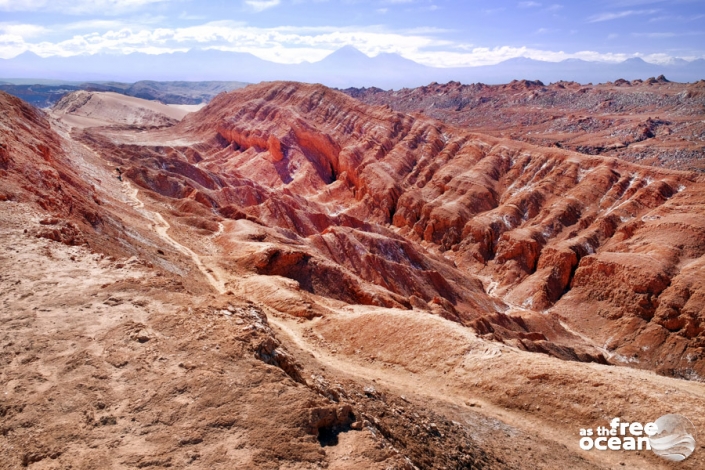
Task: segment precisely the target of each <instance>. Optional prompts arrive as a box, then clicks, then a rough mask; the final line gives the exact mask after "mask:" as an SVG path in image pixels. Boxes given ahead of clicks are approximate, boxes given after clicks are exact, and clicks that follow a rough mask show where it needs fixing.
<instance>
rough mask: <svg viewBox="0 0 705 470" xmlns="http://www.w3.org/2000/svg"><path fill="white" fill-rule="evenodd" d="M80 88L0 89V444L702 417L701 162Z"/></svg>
mask: <svg viewBox="0 0 705 470" xmlns="http://www.w3.org/2000/svg"><path fill="white" fill-rule="evenodd" d="M78 96H80V95H78ZM78 96H74V97H73V98H71V99H68V100H66V102H65V103H59V104H58V105H57V106H56V107H55V109H54V110H53V111H52V113H51V114H50V115H45V114H43V113H42V112H41V111H38V110H36V109H34V108H32V107H31V106H28V105H27V104H25V103H22V102H21V101H20V100H17V99H15V98H12V97H9V96H8V95H4V94H0V99H2V103H1V105H2V114H0V124H1V125H0V152H1V153H0V177H1V178H0V199H1V200H2V202H0V220H1V221H2V222H1V223H0V238H2V243H1V244H0V245H1V246H2V247H3V251H2V253H1V254H0V260H2V261H1V262H2V266H3V270H2V275H1V277H0V289H2V292H3V295H2V297H1V298H0V302H2V307H0V309H1V314H0V342H2V345H3V347H2V362H1V363H0V364H2V366H1V367H0V377H2V379H1V380H0V384H2V387H3V392H4V393H3V394H0V431H1V432H0V455H2V456H3V459H2V462H3V463H2V466H3V468H22V467H32V468H68V467H69V466H70V467H71V468H105V467H106V462H109V465H110V466H111V467H112V468H159V467H173V468H281V469H299V468H301V469H304V468H341V469H342V468H379V469H386V468H400V469H401V468H409V469H411V468H414V467H416V468H423V469H425V468H438V469H440V468H512V469H514V468H532V469H533V468H555V469H559V468H560V469H563V468H576V469H577V468H625V467H626V468H673V466H672V465H670V464H668V463H667V462H666V461H665V460H661V459H660V458H659V457H657V456H656V455H654V454H653V453H651V452H585V451H582V450H581V449H580V448H579V446H578V441H579V437H580V436H579V433H578V431H579V429H580V428H587V427H597V426H603V425H608V422H609V420H611V419H612V418H613V417H617V416H619V417H621V418H623V419H624V420H627V421H642V422H647V421H648V420H653V419H656V418H657V417H659V416H661V415H663V414H666V413H681V414H683V415H684V416H687V417H688V418H689V419H691V421H692V422H693V424H694V425H695V426H696V428H697V429H698V430H702V429H704V426H705V421H703V418H702V416H703V413H702V411H703V410H704V409H705V386H704V385H703V384H702V380H703V379H702V377H703V376H705V370H704V369H705V366H704V364H705V362H703V359H702V351H703V334H702V333H703V326H702V323H703V318H702V312H703V310H704V305H703V302H705V297H704V292H705V291H704V286H703V281H702V279H703V278H704V277H703V262H702V259H703V255H704V254H705V253H704V251H705V233H704V232H703V230H704V229H705V227H704V226H703V223H702V219H703V217H702V214H703V212H704V211H705V207H703V200H702V198H703V196H702V195H703V194H705V193H704V192H703V189H704V188H703V184H704V183H705V180H704V179H703V177H702V176H701V175H700V174H698V173H697V172H688V171H674V170H671V169H664V168H655V167H649V166H641V165H636V164H633V163H630V162H626V161H624V160H623V159H619V158H611V157H603V156H591V155H585V154H581V153H578V152H572V151H569V150H566V149H561V148H557V147H555V146H553V147H546V146H538V145H534V144H532V143H527V142H523V141H518V140H512V139H508V138H505V137H502V136H497V135H494V136H493V135H489V134H488V133H478V132H473V131H470V130H468V129H467V128H466V127H464V126H456V125H453V124H447V123H444V122H442V121H439V120H435V119H432V118H429V117H426V116H424V115H421V114H418V113H413V114H405V113H402V112H398V111H393V110H391V109H390V107H389V106H370V105H367V104H364V103H362V102H360V101H358V100H356V99H353V98H351V97H349V96H346V95H345V94H343V93H340V92H337V91H334V90H330V89H328V88H325V87H323V86H320V85H304V84H299V83H292V82H273V83H265V84H260V85H254V86H249V87H247V88H244V89H241V90H237V91H234V92H231V93H227V94H222V95H219V96H217V97H216V98H215V99H214V100H213V101H212V102H211V103H210V104H209V105H208V106H206V107H205V108H203V109H202V110H200V111H198V112H195V113H191V114H187V115H186V116H185V117H183V119H180V118H179V117H174V118H173V119H172V120H162V121H159V120H154V118H153V117H149V118H148V119H147V121H139V120H136V121H134V122H126V121H125V116H126V115H128V114H130V113H126V112H125V109H127V108H124V107H121V106H123V105H124V102H121V103H120V105H119V106H114V105H113V104H107V103H108V102H107V101H105V103H106V104H103V105H101V106H96V107H95V108H94V112H100V113H102V114H101V115H100V116H99V117H98V119H96V120H95V121H89V120H81V121H80V122H79V121H76V120H75V117H76V116H75V115H76V114H77V111H76V110H81V109H86V104H85V103H80V101H82V99H78ZM93 99H96V97H95V96H94V97H91V98H90V99H89V100H88V101H86V103H90V101H92V100H93ZM98 99H103V98H102V97H101V96H98ZM152 106H153V104H151V103H139V102H134V103H132V107H131V108H129V109H131V110H133V111H134V109H135V107H136V108H140V109H153V108H152ZM133 111H130V112H131V113H132V112H133ZM78 114H79V115H80V116H81V117H88V118H91V119H93V117H92V116H90V113H88V112H86V113H85V116H84V115H83V114H80V112H79V113H78ZM141 119H144V117H141ZM701 447H702V446H701ZM704 458H705V457H703V455H702V450H701V449H700V448H698V450H697V451H696V452H695V453H694V454H693V456H691V457H690V458H689V459H688V460H687V461H685V462H683V463H681V464H679V465H678V466H679V468H701V467H702V466H703V464H704V461H703V459H704Z"/></svg>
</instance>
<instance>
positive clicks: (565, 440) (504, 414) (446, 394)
mask: <svg viewBox="0 0 705 470" xmlns="http://www.w3.org/2000/svg"><path fill="white" fill-rule="evenodd" d="M123 190H124V194H125V195H126V196H127V198H128V199H129V200H130V201H132V204H130V205H131V206H132V207H134V208H135V209H136V210H138V211H139V212H141V213H142V214H143V215H144V216H145V217H147V218H148V219H149V220H151V221H152V222H153V224H152V226H153V227H154V230H155V232H156V233H157V234H158V235H159V237H160V238H162V239H163V240H164V241H165V242H166V243H168V244H169V245H171V246H172V247H173V248H175V249H176V250H177V251H179V252H180V253H182V254H184V255H186V256H188V257H189V258H190V259H191V260H192V261H193V263H194V264H195V265H196V267H198V269H199V270H200V271H201V273H202V274H203V276H204V277H205V278H206V280H207V281H208V283H209V284H210V285H211V286H213V288H214V289H215V290H216V291H217V292H218V293H219V294H225V292H226V287H225V282H224V281H223V280H221V279H219V278H218V277H217V276H216V274H215V272H214V270H213V269H211V268H210V267H208V266H207V265H206V263H205V262H204V261H203V260H202V259H201V256H200V255H198V254H197V253H196V252H194V251H193V250H191V249H190V248H188V247H186V246H184V245H182V244H181V243H179V242H178V241H177V240H175V239H174V238H172V237H171V236H170V235H169V229H170V228H171V226H170V225H169V223H168V222H167V221H166V220H165V219H164V217H163V216H162V215H161V214H160V213H159V212H156V211H154V210H151V209H149V208H148V207H147V206H146V205H145V204H144V202H143V201H142V200H140V198H139V190H138V189H137V188H135V187H134V186H133V185H132V184H131V183H130V182H128V181H123ZM223 231H224V227H223V225H222V224H220V226H219V230H218V232H216V235H219V234H221V233H222V232H223ZM221 276H223V277H225V275H224V274H223V273H221ZM235 296H236V297H239V298H241V297H240V296H239V295H237V294H235ZM243 300H244V299H243ZM259 306H260V307H261V308H262V309H263V310H264V311H265V312H266V313H267V319H268V321H269V322H270V323H271V324H272V325H274V326H275V328H276V331H277V332H278V333H280V334H279V335H278V336H279V337H281V336H284V337H286V338H287V339H288V341H287V343H288V344H289V345H290V346H292V347H294V348H295V349H299V350H300V351H301V352H303V353H305V354H307V355H308V356H309V357H311V358H312V359H313V360H314V361H315V362H317V363H318V364H320V365H321V366H325V368H329V369H331V370H332V371H334V375H338V376H342V377H348V378H351V379H353V380H355V381H357V382H362V383H368V384H369V383H376V384H378V385H380V386H383V387H385V388H387V389H388V390H390V391H393V392H395V393H397V394H399V395H407V396H409V397H415V398H416V399H418V400H419V401H422V402H425V403H429V404H430V403H434V405H432V406H433V407H434V408H439V409H442V410H447V411H450V410H453V409H456V410H457V409H460V410H467V411H468V412H470V409H469V407H470V406H476V405H475V404H478V403H479V404H480V406H481V410H482V411H479V410H478V409H477V408H474V409H473V412H474V413H477V414H478V415H480V416H483V417H484V418H485V419H490V420H491V421H495V422H499V423H504V424H505V425H509V426H512V427H514V428H515V429H518V430H520V431H521V432H522V433H523V434H524V435H525V436H530V437H531V441H530V442H533V443H534V445H537V446H547V447H548V448H551V447H552V446H555V447H554V449H558V450H561V451H563V449H569V448H571V446H574V440H575V439H574V436H572V435H570V433H566V432H565V430H564V429H554V428H553V427H552V426H550V425H547V422H546V421H545V420H544V419H542V418H541V417H540V416H529V415H527V414H526V413H521V412H516V411H514V410H509V409H506V408H503V407H502V406H499V405H496V404H494V403H493V402H492V401H491V400H488V399H486V397H483V396H478V395H477V394H476V393H472V392H470V389H469V387H459V386H455V385H454V384H452V383H448V381H447V378H443V377H442V376H437V377H436V376H434V375H433V374H423V373H421V374H415V373H409V372H407V371H398V370H390V369H384V368H380V367H377V366H376V365H366V364H361V363H360V362H359V361H357V360H355V359H347V358H345V357H344V356H340V355H338V354H336V353H335V352H331V351H328V350H326V348H325V347H320V346H317V345H315V344H312V343H311V342H310V341H308V340H307V339H306V336H305V331H304V327H305V326H309V327H310V326H313V325H315V323H316V322H317V321H319V320H320V319H314V320H311V322H307V323H306V324H305V325H302V324H300V323H298V322H297V321H296V320H295V319H293V318H292V319H288V318H287V317H286V314H284V313H281V312H279V311H277V310H274V309H273V308H271V307H269V306H267V305H265V304H259ZM341 314H342V313H341ZM343 315H352V316H359V315H361V314H360V313H345V314H343ZM657 380H658V379H657ZM447 385H450V386H449V387H448V388H447V389H446V386H447ZM468 400H469V401H472V402H474V403H475V404H473V405H469V404H468V403H469V402H468ZM581 458H583V459H584V460H585V461H586V462H590V464H591V465H592V466H594V467H595V468H614V467H615V466H616V465H619V464H620V463H621V462H624V461H626V462H628V463H629V464H636V465H639V464H642V463H643V461H642V460H640V459H639V458H638V457H637V456H631V455H623V454H621V455H620V454H616V453H615V454H607V453H589V454H584V455H582V456H581ZM622 465H623V464H622ZM654 468H665V467H662V466H657V467H654Z"/></svg>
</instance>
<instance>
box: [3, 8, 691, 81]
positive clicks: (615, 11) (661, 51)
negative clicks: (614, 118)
mask: <svg viewBox="0 0 705 470" xmlns="http://www.w3.org/2000/svg"><path fill="white" fill-rule="evenodd" d="M346 45H351V46H354V47H356V48H357V49H359V50H360V51H362V52H364V53H365V54H367V55H369V56H375V55H377V54H379V53H384V52H388V53H398V54H400V55H402V56H403V57H406V58H408V59H411V60H414V61H416V62H419V63H422V64H424V65H428V66H433V67H460V66H477V65H490V64H496V63H499V62H501V61H504V60H507V59H511V58H515V57H528V58H532V59H538V60H547V61H560V60H564V59H569V58H580V59H585V60H598V61H610V62H618V61H622V60H625V59H628V58H631V57H641V58H643V59H644V60H646V61H648V62H653V63H661V64H665V63H669V62H672V61H673V60H674V59H676V58H682V59H685V60H694V59H699V58H705V0H614V1H607V0H592V1H582V0H581V1H560V0H559V1H553V0H551V1H543V0H536V1H504V0H495V1H492V2H487V1H475V0H466V1H454V0H231V1H226V0H0V58H11V57H14V56H16V55H18V54H21V53H23V52H25V51H31V52H34V53H35V54H38V55H40V56H43V57H47V56H56V55H59V56H71V55H78V54H96V53H110V54H126V53H131V52H145V53H149V54H160V53H168V52H174V51H187V50H190V49H212V48H215V49H221V50H232V51H238V52H249V53H252V54H254V55H256V56H258V57H260V58H262V59H265V60H270V61H274V62H280V63H300V62H303V61H309V62H316V61H319V60H321V59H323V58H324V57H325V56H326V55H328V54H330V53H332V52H333V51H335V50H337V49H339V48H341V47H343V46H346Z"/></svg>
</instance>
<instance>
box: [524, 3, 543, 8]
mask: <svg viewBox="0 0 705 470" xmlns="http://www.w3.org/2000/svg"><path fill="white" fill-rule="evenodd" d="M540 6H541V4H540V3H538V2H519V8H535V7H540Z"/></svg>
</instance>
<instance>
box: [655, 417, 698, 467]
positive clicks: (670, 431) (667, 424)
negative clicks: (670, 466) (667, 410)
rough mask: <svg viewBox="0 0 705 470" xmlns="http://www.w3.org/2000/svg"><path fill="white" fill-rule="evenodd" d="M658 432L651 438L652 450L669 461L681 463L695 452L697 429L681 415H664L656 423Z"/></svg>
mask: <svg viewBox="0 0 705 470" xmlns="http://www.w3.org/2000/svg"><path fill="white" fill-rule="evenodd" d="M655 424H656V427H657V428H658V432H657V433H656V434H654V435H653V436H649V443H650V444H651V450H653V451H654V453H655V454H656V455H659V456H661V457H663V458H664V459H667V460H672V461H674V462H680V461H681V460H685V459H687V458H688V457H689V456H690V454H692V453H693V451H694V450H695V427H694V426H693V423H691V422H690V421H689V420H688V418H685V417H683V416H681V415H674V414H669V415H664V416H661V417H660V418H659V419H657V420H656V422H655Z"/></svg>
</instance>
